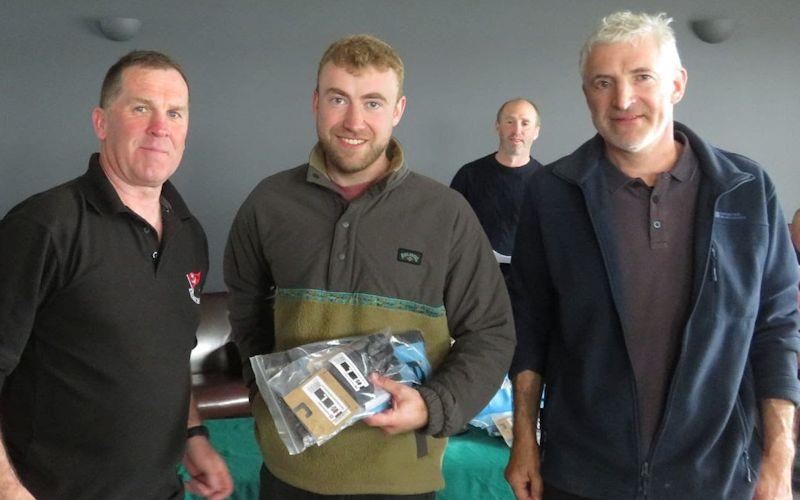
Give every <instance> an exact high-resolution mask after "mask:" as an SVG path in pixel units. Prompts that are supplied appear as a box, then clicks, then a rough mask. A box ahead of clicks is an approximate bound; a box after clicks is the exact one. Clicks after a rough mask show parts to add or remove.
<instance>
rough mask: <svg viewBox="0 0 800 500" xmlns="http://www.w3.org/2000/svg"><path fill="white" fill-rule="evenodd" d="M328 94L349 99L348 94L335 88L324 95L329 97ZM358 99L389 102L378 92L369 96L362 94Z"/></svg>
mask: <svg viewBox="0 0 800 500" xmlns="http://www.w3.org/2000/svg"><path fill="white" fill-rule="evenodd" d="M330 94H339V95H343V96H345V97H351V96H350V94H348V93H347V92H345V91H344V90H342V89H339V88H336V87H331V88H329V89H327V90H326V91H325V95H330ZM359 99H379V100H381V101H384V102H389V100H388V99H386V97H385V96H384V95H383V94H381V93H380V92H371V93H369V94H364V95H362V96H359Z"/></svg>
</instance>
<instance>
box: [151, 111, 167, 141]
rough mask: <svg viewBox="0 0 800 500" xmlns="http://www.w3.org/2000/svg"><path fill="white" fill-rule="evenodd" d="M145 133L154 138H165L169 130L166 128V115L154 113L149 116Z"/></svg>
mask: <svg viewBox="0 0 800 500" xmlns="http://www.w3.org/2000/svg"><path fill="white" fill-rule="evenodd" d="M147 131H148V132H149V133H150V134H151V135H154V136H156V137H166V136H167V135H168V134H169V128H168V127H167V115H166V114H165V113H161V112H155V113H153V114H151V115H150V124H149V127H148V130H147Z"/></svg>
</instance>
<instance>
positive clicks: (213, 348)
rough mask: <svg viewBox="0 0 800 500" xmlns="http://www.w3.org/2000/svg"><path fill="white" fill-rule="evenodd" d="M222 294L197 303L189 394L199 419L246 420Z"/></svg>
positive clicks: (236, 354)
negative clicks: (198, 413)
mask: <svg viewBox="0 0 800 500" xmlns="http://www.w3.org/2000/svg"><path fill="white" fill-rule="evenodd" d="M227 297H228V294H227V293H226V292H215V293H204V294H203V296H202V298H201V301H200V326H199V327H198V328H197V345H196V346H195V348H194V349H193V350H192V355H191V359H190V365H191V370H192V392H193V394H194V398H195V401H196V403H197V406H198V409H199V410H200V417H201V418H203V419H204V420H205V419H212V418H229V417H247V416H250V403H249V401H248V390H247V387H246V386H245V385H244V381H243V380H242V363H241V361H240V357H239V352H238V349H236V346H235V345H234V343H233V342H232V341H231V338H230V336H231V327H230V323H229V322H228V307H227Z"/></svg>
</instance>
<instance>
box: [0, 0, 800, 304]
mask: <svg viewBox="0 0 800 500" xmlns="http://www.w3.org/2000/svg"><path fill="white" fill-rule="evenodd" d="M620 8H633V9H639V10H647V11H651V12H652V11H659V10H666V11H667V12H668V13H669V14H670V15H671V16H673V17H674V18H675V20H676V22H675V24H674V26H675V29H676V32H677V35H678V44H679V49H680V51H681V55H682V57H683V62H684V65H685V66H686V68H687V69H688V72H689V86H688V91H687V95H686V97H685V98H684V101H683V102H682V103H681V104H679V105H678V108H677V112H676V116H677V119H678V120H681V121H683V122H685V123H687V124H689V125H690V126H692V127H693V128H694V129H695V130H696V131H698V132H699V133H700V134H701V135H704V136H705V137H707V138H708V139H709V140H711V141H712V142H714V143H716V144H717V145H719V146H720V147H723V148H726V149H730V150H734V151H737V152H740V153H743V154H745V155H748V156H751V157H753V158H755V159H757V160H758V161H760V162H762V163H763V164H764V165H765V167H766V168H767V170H768V171H769V173H770V174H771V176H772V177H773V179H774V180H775V182H776V184H777V185H778V193H779V196H780V197H781V200H782V204H783V208H784V210H785V211H786V212H787V214H788V215H791V213H793V211H794V209H795V208H796V207H798V206H800V189H799V188H800V174H798V173H797V169H796V166H795V165H796V163H797V162H796V160H795V157H796V155H797V153H796V151H795V147H796V143H797V140H798V134H797V133H796V130H797V117H798V116H800V99H798V93H797V82H798V81H800V55H798V54H800V35H799V34H798V30H797V26H798V25H800V2H798V1H797V0H763V1H761V2H751V1H749V0H727V1H723V0H718V1H712V0H706V1H702V0H701V1H695V0H673V1H659V0H641V1H639V2H636V3H632V2H624V1H615V0H591V1H589V0H584V1H582V0H560V1H545V0H527V1H522V0H518V1H491V0H486V1H484V0H480V1H479V0H473V1H456V0H436V1H431V0H370V1H361V0H302V1H301V0H294V1H233V0H229V1H211V0H192V1H188V0H187V1H181V2H179V1H164V0H161V1H145V0H140V1H125V2H122V1H107V2H96V1H92V0H74V1H70V2H58V1H51V2H47V1H43V0H24V1H23V0H10V1H8V0H6V1H2V2H0V213H5V212H6V211H7V210H8V209H10V208H11V207H12V206H13V205H14V204H16V203H17V202H19V201H21V200H22V199H23V198H25V197H27V196H28V195H30V194H33V193H35V192H38V191H41V190H43V189H46V188H48V187H50V186H52V185H54V184H56V183H58V182H62V181H65V180H68V179H70V178H72V177H75V176H76V175H79V174H80V173H82V172H83V170H84V169H85V167H86V161H87V159H88V156H89V154H90V153H91V152H92V151H95V150H96V147H97V145H96V139H95V137H94V135H93V133H92V129H91V124H90V121H89V113H90V111H91V108H92V106H94V105H95V103H96V101H97V97H98V93H99V88H100V82H101V80H102V76H103V74H104V73H105V71H106V69H107V68H108V66H110V65H111V64H112V63H113V62H114V61H115V60H116V59H117V58H118V57H119V56H120V55H122V54H123V53H125V52H127V51H129V50H131V49H134V48H152V49H157V50H163V51H165V52H167V53H169V54H171V55H172V56H174V57H175V58H176V59H177V60H179V61H180V62H181V63H182V64H183V65H184V66H185V68H186V70H187V73H188V75H189V79H190V84H191V87H192V109H191V125H190V134H189V144H188V148H187V152H186V154H185V156H184V161H183V164H182V166H181V168H180V170H179V171H178V173H177V174H176V176H175V178H174V181H175V183H176V184H177V185H178V188H179V189H180V190H181V192H182V193H183V195H184V197H185V198H186V200H187V202H188V203H189V206H190V207H191V208H192V209H193V211H194V212H195V214H196V215H197V216H198V217H199V219H200V220H201V222H202V223H203V225H204V226H205V228H206V231H207V233H208V237H209V244H210V250H211V262H212V270H211V274H210V281H209V283H208V286H207V290H220V289H222V288H223V287H224V285H223V283H222V276H221V267H222V265H221V261H222V251H223V248H224V244H225V238H226V237H227V231H228V227H229V225H230V223H231V220H232V219H233V216H234V214H235V212H236V209H237V208H238V206H239V204H240V203H241V201H242V200H243V199H244V197H245V196H246V195H247V193H248V192H249V191H250V190H251V189H252V187H253V186H254V185H255V184H256V183H257V182H258V181H259V180H260V179H262V178H263V177H265V176H267V175H269V174H271V173H273V172H276V171H278V170H282V169H285V168H288V167H292V166H295V165H298V164H300V163H302V162H304V161H305V159H306V158H307V155H308V151H309V149H310V147H311V146H312V145H313V143H314V142H315V132H314V126H313V118H312V116H311V111H310V97H311V91H312V89H313V86H314V78H315V73H316V63H317V61H318V60H319V57H320V56H321V54H322V52H323V51H324V49H325V48H326V47H327V45H328V44H329V43H330V42H331V41H333V40H334V39H336V38H338V37H340V36H343V35H346V34H350V33H359V32H369V33H373V34H375V35H378V36H379V37H381V38H383V39H385V40H387V41H388V42H390V43H391V44H393V45H394V46H395V47H396V48H397V49H398V51H399V52H400V54H401V56H402V57H403V58H404V60H405V63H406V68H407V72H408V73H407V74H408V76H407V80H406V93H407V95H408V107H407V109H406V114H405V117H404V119H403V121H402V122H401V124H400V126H399V127H398V129H396V135H397V137H398V138H399V139H400V141H401V142H402V143H403V144H404V146H405V149H406V152H407V156H408V160H409V164H410V165H411V167H412V168H414V169H416V170H418V171H420V172H423V173H425V174H427V175H429V176H431V177H434V178H436V179H438V180H440V181H443V182H448V181H449V180H450V178H451V177H452V175H453V174H454V173H455V171H456V169H457V168H458V166H460V165H461V164H463V163H465V162H467V161H469V160H471V159H474V158H476V157H478V156H479V155H484V154H487V153H489V152H491V151H493V150H494V148H495V147H496V140H497V139H496V136H495V135H494V130H493V120H494V118H493V117H494V113H495V111H496V108H497V106H498V104H499V103H500V102H501V101H503V100H504V99H506V98H508V97H511V96H518V95H524V96H530V97H532V98H534V99H535V100H536V101H537V103H538V104H539V105H540V107H541V109H542V115H543V129H542V134H541V136H540V138H539V141H538V142H537V143H536V145H535V149H534V156H536V157H538V158H539V159H540V160H542V161H544V162H547V161H551V160H554V159H556V158H558V157H560V156H562V155H564V154H567V153H569V152H570V151H572V150H573V149H574V148H575V147H576V146H577V145H578V144H580V143H581V142H583V141H584V140H586V139H587V138H588V137H589V136H591V135H592V134H593V129H592V126H591V123H590V121H589V115H588V112H587V111H586V107H585V104H584V102H583V96H582V94H581V92H580V87H579V85H580V82H579V78H578V74H577V54H578V50H579V48H580V46H581V44H582V41H583V40H584V38H585V37H586V35H587V34H588V32H589V31H590V30H591V28H592V27H593V26H594V24H595V22H596V20H597V19H598V18H599V17H600V16H602V15H605V14H608V13H610V12H612V11H614V10H617V9H620ZM709 14H719V15H724V16H727V17H732V18H734V19H736V20H737V21H738V23H739V30H738V31H737V32H736V34H735V35H734V36H733V38H732V39H730V40H729V41H727V42H726V43H723V44H720V45H708V44H705V43H703V42H701V41H699V40H698V39H696V38H695V37H694V36H693V35H692V34H691V33H690V31H689V28H688V22H689V20H690V19H692V18H695V17H702V16H704V15H709ZM106 15H117V16H133V17H138V18H140V19H141V20H142V21H143V28H142V31H141V33H140V35H139V36H138V37H137V38H136V39H134V40H132V41H129V42H112V41H109V40H106V39H105V38H103V37H102V36H101V35H100V33H99V31H98V29H97V28H96V26H95V24H94V23H93V20H94V19H96V18H98V17H101V16H106ZM790 211H791V212H790Z"/></svg>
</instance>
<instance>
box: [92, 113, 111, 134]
mask: <svg viewBox="0 0 800 500" xmlns="http://www.w3.org/2000/svg"><path fill="white" fill-rule="evenodd" d="M107 125H108V122H107V120H106V111H105V110H104V109H103V108H100V107H96V108H94V109H93V110H92V128H94V135H96V136H97V138H98V139H100V140H101V141H105V140H106V136H107V135H108V132H107V131H106V126H107Z"/></svg>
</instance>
